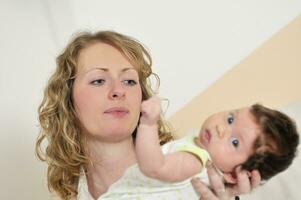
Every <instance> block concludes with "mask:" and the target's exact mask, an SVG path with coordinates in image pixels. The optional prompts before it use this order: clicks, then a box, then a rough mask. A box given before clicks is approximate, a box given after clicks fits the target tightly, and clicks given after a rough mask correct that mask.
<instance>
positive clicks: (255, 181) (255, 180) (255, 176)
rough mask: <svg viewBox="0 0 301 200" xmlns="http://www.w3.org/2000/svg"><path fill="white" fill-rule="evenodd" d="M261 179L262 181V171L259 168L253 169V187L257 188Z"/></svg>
mask: <svg viewBox="0 0 301 200" xmlns="http://www.w3.org/2000/svg"><path fill="white" fill-rule="evenodd" d="M260 181H261V176H260V173H259V171H258V170H253V171H252V172H251V186H252V188H253V189H254V188H256V187H257V186H258V185H259V184H260Z"/></svg>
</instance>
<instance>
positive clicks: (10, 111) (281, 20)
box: [0, 0, 301, 200]
mask: <svg viewBox="0 0 301 200" xmlns="http://www.w3.org/2000/svg"><path fill="white" fill-rule="evenodd" d="M117 5H119V6H117ZM300 13H301V1H300V0H291V1H287V0H273V1H272V0H265V1H259V0H256V1H255V0H248V1H239V0H229V1H218V0H213V1H204V0H202V1H197V0H191V1H171V0H168V1H159V0H154V1H139V0H129V1H116V0H111V1H97V0H94V1H80V0H74V1H71V0H65V1H62V0H61V1H59V0H40V1H39V0H27V1H22V0H19V1H17V0H15V1H12V0H1V1H0V24H1V31H0V45H1V46H0V121H1V123H0V142H1V144H0V155H1V156H0V162H1V165H0V166H1V167H0V169H1V172H2V174H1V176H0V177H1V183H0V199H28V200H33V199H47V198H48V197H49V195H48V194H47V192H46V191H47V189H46V186H45V185H46V178H45V166H44V165H43V164H41V163H40V162H38V161H36V159H35V157H34V143H35V139H36V137H37V134H38V122H37V115H36V113H37V107H38V105H39V102H40V101H41V98H42V90H43V88H44V85H45V82H46V80H47V77H48V76H49V74H50V72H51V71H53V70H54V65H55V62H54V59H55V56H56V55H57V54H58V52H59V51H60V50H61V49H62V47H63V46H64V45H65V43H66V42H67V41H68V39H69V38H70V36H71V35H72V33H73V32H74V31H77V30H79V29H92V30H97V29H100V28H101V29H113V30H116V31H120V32H122V33H125V34H129V35H131V36H134V37H136V38H138V39H139V40H140V41H141V42H143V43H145V44H146V46H147V47H148V48H149V49H150V52H151V54H152V55H153V58H154V65H155V66H154V71H155V72H157V73H158V74H159V75H160V77H161V80H162V82H161V90H160V94H161V96H163V97H166V98H168V99H169V100H170V101H171V104H170V107H169V110H168V112H167V116H169V115H170V114H172V113H174V112H175V111H176V110H178V109H179V108H180V107H181V106H183V105H184V104H185V103H186V102H188V101H189V100H190V99H191V98H192V97H193V96H194V95H195V94H196V93H199V92H200V91H201V90H204V89H205V88H207V87H208V86H209V85H210V84H211V83H212V82H213V81H214V80H216V79H217V78H219V77H220V76H221V75H222V74H223V73H224V72H225V71H227V70H228V69H230V68H231V67H232V66H233V65H234V64H236V63H237V62H239V61H240V60H242V59H243V58H244V57H245V56H246V55H248V54H249V53H250V52H251V51H252V50H254V49H255V48H256V47H257V46H258V45H260V44H261V43H262V42H263V41H265V40H266V39H267V38H269V37H271V35H273V34H274V33H275V32H276V31H277V30H279V29H280V28H282V27H283V26H284V25H285V24H287V23H288V22H290V21H291V20H292V19H293V18H294V17H296V16H297V15H298V14H300ZM179 88H181V89H180V90H179Z"/></svg>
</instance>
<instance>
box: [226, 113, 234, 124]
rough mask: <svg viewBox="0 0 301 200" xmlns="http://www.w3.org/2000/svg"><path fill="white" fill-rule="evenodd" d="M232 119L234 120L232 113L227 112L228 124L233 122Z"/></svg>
mask: <svg viewBox="0 0 301 200" xmlns="http://www.w3.org/2000/svg"><path fill="white" fill-rule="evenodd" d="M233 121H234V117H233V114H229V115H228V117H227V122H228V124H233Z"/></svg>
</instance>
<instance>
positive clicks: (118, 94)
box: [109, 83, 125, 100]
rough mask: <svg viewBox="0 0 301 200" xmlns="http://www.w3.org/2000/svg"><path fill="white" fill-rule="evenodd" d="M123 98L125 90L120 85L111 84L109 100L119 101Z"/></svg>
mask: <svg viewBox="0 0 301 200" xmlns="http://www.w3.org/2000/svg"><path fill="white" fill-rule="evenodd" d="M124 97H125V90H124V88H123V85H122V83H113V84H112V86H111V89H110V92H109V98H110V99H112V100H119V99H122V98H124Z"/></svg>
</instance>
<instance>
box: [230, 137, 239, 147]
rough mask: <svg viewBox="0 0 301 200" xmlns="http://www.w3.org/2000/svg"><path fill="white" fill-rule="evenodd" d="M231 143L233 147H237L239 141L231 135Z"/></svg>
mask: <svg viewBox="0 0 301 200" xmlns="http://www.w3.org/2000/svg"><path fill="white" fill-rule="evenodd" d="M231 143H232V145H233V146H234V147H235V148H237V147H238V145H239V141H238V139H237V138H235V137H231Z"/></svg>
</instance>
